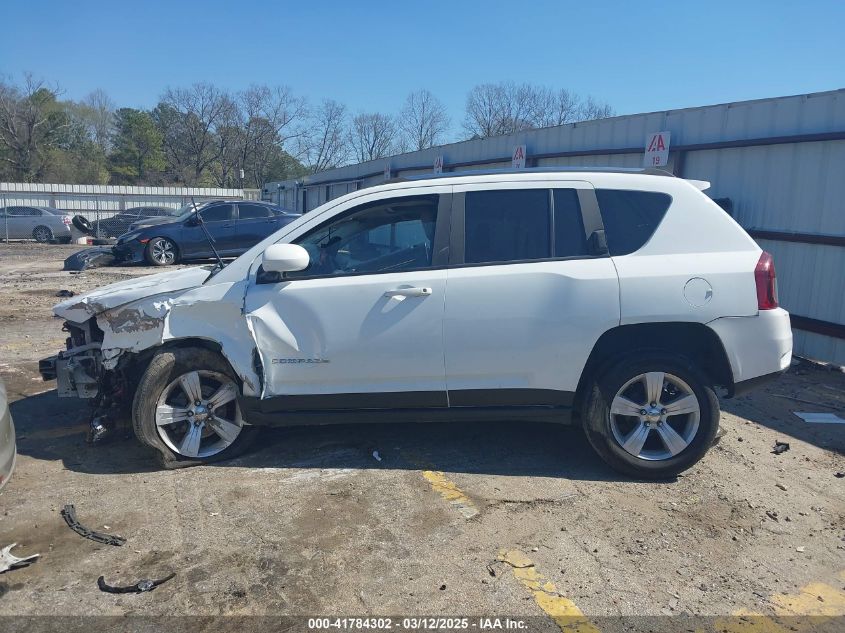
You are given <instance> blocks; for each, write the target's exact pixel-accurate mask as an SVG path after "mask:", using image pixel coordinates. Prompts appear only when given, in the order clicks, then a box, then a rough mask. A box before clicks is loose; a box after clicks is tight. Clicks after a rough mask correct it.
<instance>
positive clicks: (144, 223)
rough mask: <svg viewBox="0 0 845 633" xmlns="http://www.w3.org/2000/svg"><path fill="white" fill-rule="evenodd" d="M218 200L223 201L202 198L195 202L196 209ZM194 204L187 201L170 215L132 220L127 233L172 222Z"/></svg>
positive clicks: (189, 209)
mask: <svg viewBox="0 0 845 633" xmlns="http://www.w3.org/2000/svg"><path fill="white" fill-rule="evenodd" d="M219 202H225V200H204V201H202V202H197V203H196V209H197V211H199V210H200V209H203V208H204V207H207V206H208V205H210V204H215V203H219ZM194 205H195V203H193V202H189V203H188V204H186V205H184V206H182V207H180V208H179V209H177V210H176V211H174V212H173V214H172V215H170V216H166V217H150V218H142V219H139V220H137V221H135V222H133V223H132V224H131V225H130V226H129V230H128V231H126V232H127V233H128V232H131V231H137V230H138V229H142V228H145V227H148V226H154V225H156V224H167V223H168V222H173V220H174V218H177V217H179V216H180V215H185V214H188V213H189V212H190V211H193V210H194Z"/></svg>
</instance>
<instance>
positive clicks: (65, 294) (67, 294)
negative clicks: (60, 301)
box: [56, 290, 76, 297]
mask: <svg viewBox="0 0 845 633" xmlns="http://www.w3.org/2000/svg"><path fill="white" fill-rule="evenodd" d="M75 294H76V293H75V292H74V291H73V290H59V291H58V292H57V293H56V296H57V297H72V296H73V295H75Z"/></svg>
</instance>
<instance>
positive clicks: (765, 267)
mask: <svg viewBox="0 0 845 633" xmlns="http://www.w3.org/2000/svg"><path fill="white" fill-rule="evenodd" d="M754 282H755V283H756V285H757V308H759V309H760V310H773V309H774V308H777V307H778V282H777V279H775V260H774V259H772V256H771V254H770V253H767V252H766V251H763V253H762V254H761V255H760V259H759V260H758V261H757V267H756V268H755V269H754Z"/></svg>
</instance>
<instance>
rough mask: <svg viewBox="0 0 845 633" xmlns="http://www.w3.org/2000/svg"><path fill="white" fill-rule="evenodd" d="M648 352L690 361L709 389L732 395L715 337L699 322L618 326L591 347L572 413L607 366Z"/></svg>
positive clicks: (724, 359) (725, 358)
mask: <svg viewBox="0 0 845 633" xmlns="http://www.w3.org/2000/svg"><path fill="white" fill-rule="evenodd" d="M644 350H648V351H663V352H671V353H672V354H679V355H681V356H685V357H687V358H689V359H690V360H691V361H694V362H695V363H696V365H697V366H698V368H699V369H701V370H702V371H703V372H704V373H705V375H706V376H707V377H708V378H709V379H710V381H711V383H712V385H713V386H718V387H723V388H724V389H726V390H727V394H728V397H731V396H733V393H734V377H733V370H732V369H731V364H730V361H729V359H728V355H727V353H726V352H725V347H724V345H723V344H722V341H721V339H720V338H719V335H718V334H716V332H714V331H713V330H712V329H711V328H709V327H707V326H706V325H704V324H703V323H695V322H658V323H636V324H631V325H620V326H617V327H614V328H611V329H609V330H607V331H606V332H604V334H602V335H601V336H600V337H599V339H598V340H597V341H596V343H595V345H594V346H593V349H592V351H591V352H590V355H589V357H588V358H587V362H586V364H585V365H584V370H583V371H582V372H581V379H580V380H579V382H578V388H577V390H576V392H575V403H574V410H573V413H574V414H575V415H580V411H581V408H582V405H583V404H584V401H585V398H586V395H587V393H588V392H589V389H590V386H591V385H592V384H593V382H594V380H595V378H596V377H597V376H600V375H601V374H602V373H603V372H605V371H606V370H607V368H608V366H609V365H611V364H613V363H615V362H619V360H620V359H622V358H625V357H628V356H632V355H635V354H637V353H641V352H642V351H644Z"/></svg>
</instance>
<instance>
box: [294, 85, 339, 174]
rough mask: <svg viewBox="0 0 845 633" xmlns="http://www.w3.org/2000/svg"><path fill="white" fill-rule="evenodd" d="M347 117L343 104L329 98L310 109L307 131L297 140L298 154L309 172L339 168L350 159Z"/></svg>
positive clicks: (314, 172)
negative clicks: (311, 111) (311, 112)
mask: <svg viewBox="0 0 845 633" xmlns="http://www.w3.org/2000/svg"><path fill="white" fill-rule="evenodd" d="M346 120H347V118H346V106H344V105H343V104H342V103H338V102H337V101H332V100H331V99H326V100H324V101H323V102H322V103H321V104H320V106H319V107H318V108H317V109H316V110H315V111H314V112H313V114H312V116H311V120H310V123H309V126H308V128H307V130H306V131H305V133H304V134H303V135H302V136H300V137H299V138H298V139H297V141H298V143H297V144H298V151H297V156H298V157H301V159H302V160H303V161H304V162H305V164H306V166H307V168H308V170H309V171H310V172H311V173H312V174H316V173H317V172H320V171H324V170H326V169H332V168H333V167H339V166H340V165H342V164H344V163H345V162H346V161H347V159H348V158H349V144H348V136H347V133H346Z"/></svg>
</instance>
